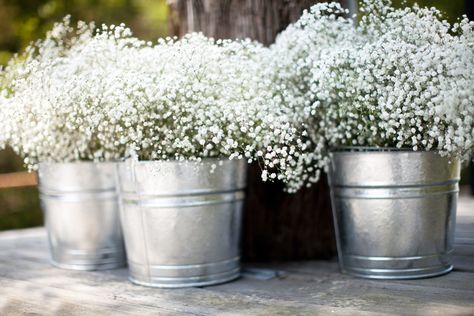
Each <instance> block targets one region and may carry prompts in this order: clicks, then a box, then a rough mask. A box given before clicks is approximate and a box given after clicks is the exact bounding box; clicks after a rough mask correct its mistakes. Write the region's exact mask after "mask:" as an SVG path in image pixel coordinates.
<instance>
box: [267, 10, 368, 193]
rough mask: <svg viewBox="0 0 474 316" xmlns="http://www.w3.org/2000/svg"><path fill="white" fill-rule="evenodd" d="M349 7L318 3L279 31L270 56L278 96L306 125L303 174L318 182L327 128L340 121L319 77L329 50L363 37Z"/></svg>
mask: <svg viewBox="0 0 474 316" xmlns="http://www.w3.org/2000/svg"><path fill="white" fill-rule="evenodd" d="M348 13H349V12H348V10H346V9H344V8H342V7H341V5H340V4H338V3H334V2H333V3H320V4H317V5H315V6H313V7H312V8H311V9H310V10H307V11H304V12H303V15H302V16H301V17H300V19H299V20H298V21H297V22H296V23H294V24H291V25H289V26H288V27H287V28H286V30H284V31H283V32H282V33H281V34H279V35H278V37H277V39H276V41H275V43H274V44H273V45H272V46H271V47H270V48H269V54H268V56H267V58H268V61H267V64H268V69H271V71H272V72H273V76H272V78H273V82H274V84H273V87H272V88H273V89H274V92H275V95H276V97H275V99H276V100H277V102H279V103H280V105H279V107H281V108H287V109H290V111H291V115H290V120H291V121H292V122H294V124H295V125H298V126H300V127H301V128H302V129H303V132H302V134H303V135H304V136H305V141H306V143H307V146H306V148H305V157H306V158H308V159H307V160H306V162H305V167H304V168H305V174H304V175H302V176H301V178H302V179H303V181H304V182H306V183H307V185H310V184H311V183H315V182H317V181H318V180H319V176H320V171H321V169H325V168H326V166H327V163H328V155H327V152H328V146H327V139H326V138H327V135H328V134H327V130H328V128H329V127H330V126H329V125H333V124H335V122H332V121H331V120H327V119H326V117H325V116H326V111H330V110H331V109H330V107H329V106H330V105H331V99H329V97H328V95H327V91H325V90H323V89H322V88H321V83H320V79H319V78H318V77H319V76H320V75H321V69H322V68H325V67H326V65H325V62H326V61H328V58H327V56H328V55H329V54H334V53H335V50H338V49H343V48H345V47H346V46H351V45H353V44H354V43H356V42H357V43H358V42H360V41H361V39H359V37H360V36H359V34H358V33H357V32H356V29H355V27H354V22H353V20H352V19H350V18H348V17H347V15H348ZM351 47H352V46H351Z"/></svg>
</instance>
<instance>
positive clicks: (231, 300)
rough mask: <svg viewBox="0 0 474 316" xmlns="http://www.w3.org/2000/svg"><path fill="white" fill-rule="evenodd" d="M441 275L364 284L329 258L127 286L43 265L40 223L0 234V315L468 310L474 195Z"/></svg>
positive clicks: (465, 201)
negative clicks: (184, 281) (222, 276)
mask: <svg viewBox="0 0 474 316" xmlns="http://www.w3.org/2000/svg"><path fill="white" fill-rule="evenodd" d="M454 263H455V270H454V271H453V272H451V273H450V274H448V275H445V276H441V277H437V278H431V279H423V280H411V281H372V280H363V279H357V278H353V277H350V276H346V275H342V274H340V273H339V272H338V268H337V263H336V261H314V262H293V263H282V264H261V265H258V264H255V265H247V266H246V270H245V272H244V275H243V277H242V278H241V279H239V280H237V281H235V282H232V283H228V284H223V285H219V286H211V287H206V288H191V289H179V290H163V289H153V288H146V287H141V286H135V285H132V284H131V283H129V282H128V281H127V271H126V269H119V270H113V271H107V272H78V271H67V270H60V269H57V268H54V267H52V266H51V265H50V264H49V262H48V250H47V245H46V236H45V231H44V229H43V228H35V229H27V230H18V231H7V232H3V233H0V314H1V315H24V314H40V315H43V314H45V315H51V314H53V315H125V314H127V315H148V314H153V315H162V314H165V315H168V314H171V315H181V314H183V315H184V314H186V315H317V314H321V315H328V314H333V315H358V314H364V315H381V314H405V315H417V314H421V315H474V199H472V198H470V197H468V196H467V195H465V196H462V197H461V199H460V203H459V209H458V217H457V231H456V249H455V255H454Z"/></svg>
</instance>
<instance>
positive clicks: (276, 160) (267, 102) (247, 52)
mask: <svg viewBox="0 0 474 316" xmlns="http://www.w3.org/2000/svg"><path fill="white" fill-rule="evenodd" d="M267 54H268V50H267V49H266V48H264V47H263V46H261V45H260V44H258V43H255V42H252V41H249V40H241V41H231V40H214V39H210V38H206V37H205V36H203V35H202V34H189V35H187V36H185V37H184V38H183V39H180V40H178V39H176V38H167V39H160V40H159V41H158V42H157V43H150V42H145V41H141V40H139V39H137V38H135V37H133V36H132V34H131V31H130V29H128V28H126V27H125V26H123V25H120V26H103V27H102V28H100V29H98V30H96V29H95V26H94V25H93V24H85V23H83V22H80V23H79V24H78V27H77V28H74V27H71V26H70V22H69V18H66V19H65V20H64V21H63V23H59V24H57V25H55V27H54V28H53V30H52V31H50V32H49V33H48V35H47V36H46V39H44V40H41V41H38V42H36V43H34V44H33V45H31V46H30V47H29V48H28V49H27V50H26V52H25V54H24V55H23V56H21V58H18V60H19V62H12V63H11V64H10V65H9V66H8V67H7V68H6V69H5V70H4V72H3V74H2V77H3V78H5V79H4V80H3V81H2V82H6V84H5V85H6V86H8V87H7V88H4V89H3V90H2V92H1V97H0V106H1V111H0V113H1V114H0V115H2V118H3V121H4V122H6V124H5V126H4V127H2V130H3V131H4V133H5V135H6V138H7V140H8V144H9V145H10V146H12V147H13V148H14V149H15V150H16V151H17V152H18V153H20V154H21V155H23V156H24V157H25V162H26V164H27V165H29V166H30V167H31V168H35V167H36V165H37V163H38V162H42V161H59V162H62V161H78V160H90V161H103V160H114V159H119V158H123V157H124V156H126V155H128V154H129V153H134V154H136V156H138V158H139V159H140V160H177V161H200V160H202V159H205V158H219V159H246V160H248V161H250V162H258V163H259V164H260V165H261V167H262V178H263V180H273V179H280V180H282V181H284V182H286V183H287V184H288V191H295V190H297V189H298V188H299V187H300V186H301V185H302V184H303V182H304V181H303V180H302V175H303V176H304V175H305V174H306V169H305V168H304V165H305V164H306V163H307V161H309V160H312V159H311V157H308V155H309V154H308V153H306V152H305V149H306V146H307V142H306V143H305V142H303V141H302V140H300V138H299V133H300V132H301V129H300V127H299V125H298V124H296V123H294V122H293V121H291V120H290V119H289V115H290V113H291V111H289V110H288V109H287V108H286V107H284V106H283V105H280V106H278V105H279V104H277V103H276V101H275V95H274V92H273V90H272V89H271V85H272V83H273V82H272V80H271V78H269V77H267V76H266V74H267V71H268V70H266V68H265V66H266V65H265V63H264V62H263V61H264V60H266V58H267ZM310 154H311V153H310Z"/></svg>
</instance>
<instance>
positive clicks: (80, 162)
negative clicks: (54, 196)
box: [38, 160, 121, 166]
mask: <svg viewBox="0 0 474 316" xmlns="http://www.w3.org/2000/svg"><path fill="white" fill-rule="evenodd" d="M120 162H121V161H119V160H107V161H92V160H76V161H60V162H58V161H41V162H39V163H38V165H39V166H53V165H56V166H77V165H83V166H86V165H89V166H92V165H105V164H116V163H120Z"/></svg>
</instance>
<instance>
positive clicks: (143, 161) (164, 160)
mask: <svg viewBox="0 0 474 316" xmlns="http://www.w3.org/2000/svg"><path fill="white" fill-rule="evenodd" d="M131 159H132V158H131V157H124V158H123V160H121V161H120V162H123V161H130V160H131ZM220 161H222V162H227V161H229V162H241V161H244V162H246V159H244V158H241V159H239V158H235V159H230V158H211V157H207V158H201V160H199V161H198V160H190V159H185V160H176V159H158V160H136V161H135V162H138V163H140V164H151V163H178V164H179V163H182V164H199V163H211V162H220Z"/></svg>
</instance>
